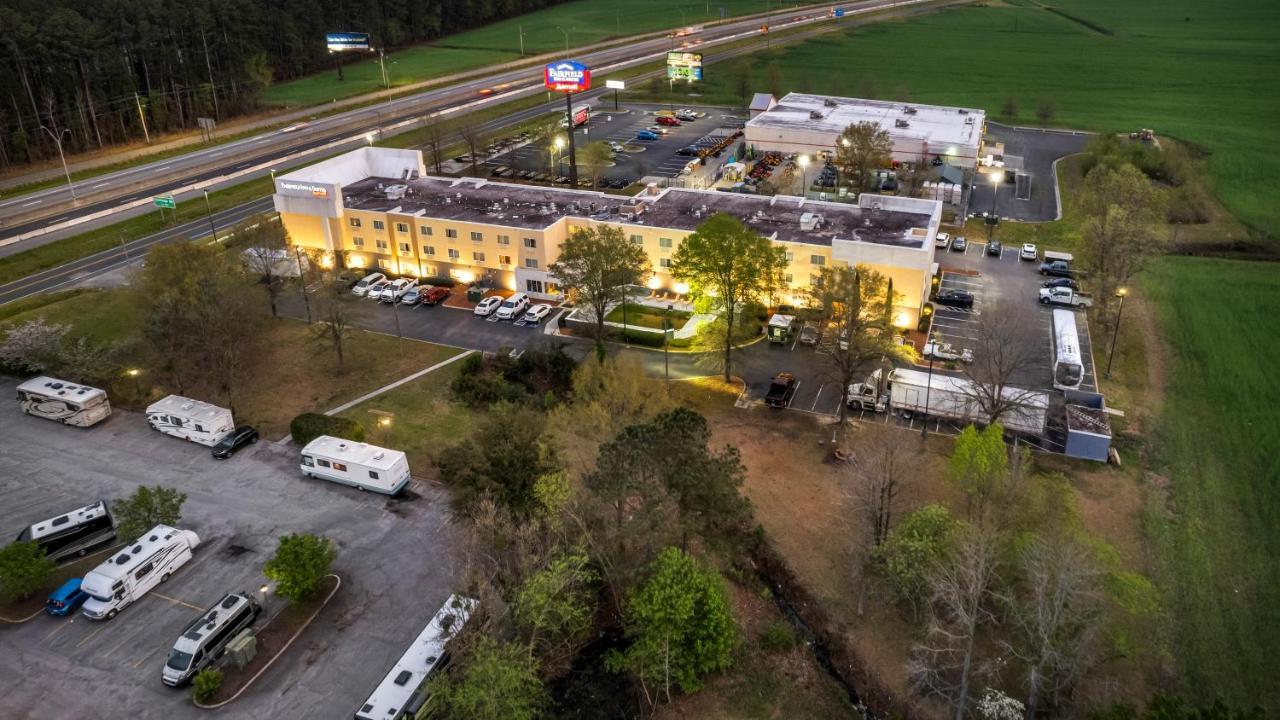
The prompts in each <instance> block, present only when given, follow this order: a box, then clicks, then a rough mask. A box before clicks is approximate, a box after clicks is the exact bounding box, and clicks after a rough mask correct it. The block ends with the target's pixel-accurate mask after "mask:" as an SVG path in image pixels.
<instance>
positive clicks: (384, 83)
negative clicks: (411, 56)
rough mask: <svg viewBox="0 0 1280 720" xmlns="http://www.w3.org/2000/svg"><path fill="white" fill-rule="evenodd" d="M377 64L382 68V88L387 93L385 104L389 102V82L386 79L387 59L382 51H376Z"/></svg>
mask: <svg viewBox="0 0 1280 720" xmlns="http://www.w3.org/2000/svg"><path fill="white" fill-rule="evenodd" d="M378 64H379V65H381V66H382V87H383V88H385V89H386V91H387V102H388V103H389V102H391V80H390V79H388V77H387V58H386V55H385V54H384V53H383V51H382V50H379V51H378Z"/></svg>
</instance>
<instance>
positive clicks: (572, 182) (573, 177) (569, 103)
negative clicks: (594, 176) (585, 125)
mask: <svg viewBox="0 0 1280 720" xmlns="http://www.w3.org/2000/svg"><path fill="white" fill-rule="evenodd" d="M564 117H565V119H566V120H568V121H569V187H571V188H576V187H578V155H577V153H576V152H574V142H573V136H574V135H576V134H577V130H578V129H577V128H576V127H574V126H573V93H571V92H567V93H565V94H564Z"/></svg>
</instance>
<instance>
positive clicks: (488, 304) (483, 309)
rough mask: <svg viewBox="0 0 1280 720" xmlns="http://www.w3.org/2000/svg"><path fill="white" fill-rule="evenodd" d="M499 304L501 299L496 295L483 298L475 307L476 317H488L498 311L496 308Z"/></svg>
mask: <svg viewBox="0 0 1280 720" xmlns="http://www.w3.org/2000/svg"><path fill="white" fill-rule="evenodd" d="M501 304H502V298H501V297H498V296H497V295H490V296H489V297H487V298H484V299H483V300H481V301H480V302H479V303H478V304H477V305H476V309H475V314H476V317H489V316H490V315H492V314H493V313H494V312H496V311H497V310H498V306H499V305H501Z"/></svg>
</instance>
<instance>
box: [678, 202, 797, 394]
mask: <svg viewBox="0 0 1280 720" xmlns="http://www.w3.org/2000/svg"><path fill="white" fill-rule="evenodd" d="M786 266H787V258H786V253H785V252H784V251H783V249H782V248H780V247H774V246H773V244H772V243H770V242H769V240H768V239H767V238H763V237H761V236H760V234H759V233H757V232H756V231H755V230H752V229H751V228H749V227H747V226H746V225H744V224H743V223H742V221H741V220H739V219H737V218H735V217H733V216H732V215H728V214H726V213H716V214H715V215H712V216H711V217H709V218H707V219H706V220H704V221H702V224H700V225H698V229H697V230H695V231H694V232H693V233H691V234H690V235H689V236H688V237H686V238H685V239H684V242H682V243H680V247H679V248H677V249H676V252H675V255H674V256H673V257H672V263H671V276H672V277H673V278H675V279H676V280H679V281H682V282H686V283H688V284H689V286H690V288H691V289H692V290H693V292H694V293H695V294H696V295H700V296H707V295H710V296H714V297H715V298H716V299H717V300H718V301H719V303H720V305H721V307H722V308H723V309H724V318H725V333H724V337H723V340H724V343H723V349H724V379H725V380H726V381H727V380H729V379H730V377H731V374H732V362H733V343H734V339H735V338H734V334H733V332H734V326H735V323H736V322H737V314H738V311H739V309H741V307H742V306H743V305H744V304H746V303H748V302H750V301H752V300H755V299H757V298H760V297H764V296H767V295H768V294H769V293H770V292H772V291H773V290H774V289H775V288H776V287H778V285H779V281H780V279H781V275H782V271H783V269H785V268H786Z"/></svg>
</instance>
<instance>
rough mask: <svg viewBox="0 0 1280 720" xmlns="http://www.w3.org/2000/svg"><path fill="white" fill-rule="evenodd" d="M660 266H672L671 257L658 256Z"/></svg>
mask: <svg viewBox="0 0 1280 720" xmlns="http://www.w3.org/2000/svg"><path fill="white" fill-rule="evenodd" d="M658 267H664V268H669V267H671V258H658Z"/></svg>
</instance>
